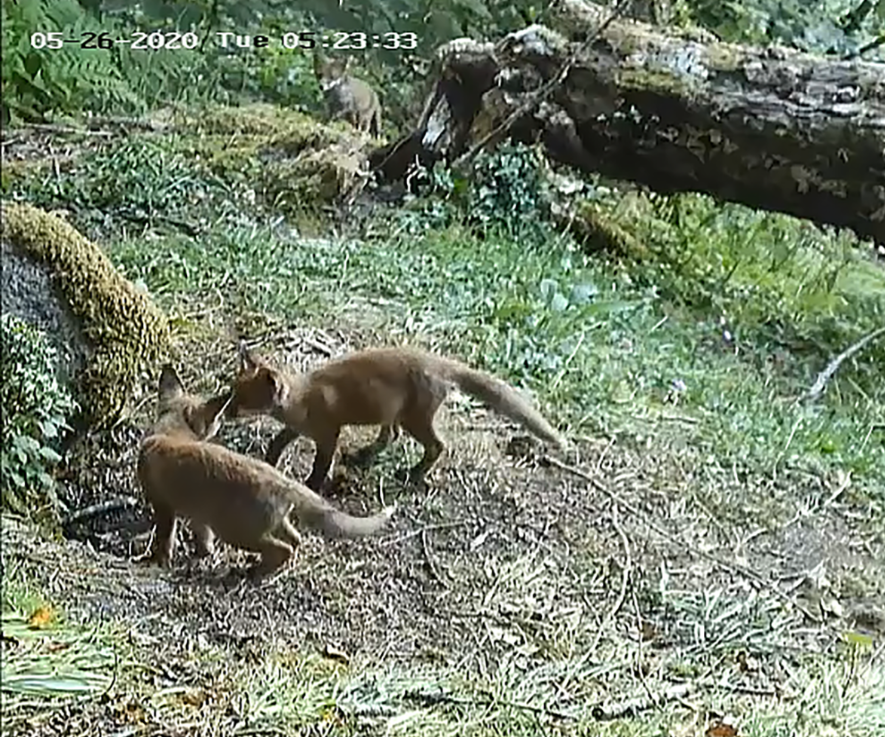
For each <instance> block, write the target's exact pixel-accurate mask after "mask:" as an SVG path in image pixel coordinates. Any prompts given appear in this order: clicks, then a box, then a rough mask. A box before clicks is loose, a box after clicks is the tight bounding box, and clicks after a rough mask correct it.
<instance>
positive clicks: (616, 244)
mask: <svg viewBox="0 0 885 737" xmlns="http://www.w3.org/2000/svg"><path fill="white" fill-rule="evenodd" d="M563 220H564V221H566V219H565V218H563ZM628 223H629V218H625V217H624V216H623V213H619V212H617V211H615V209H613V208H612V207H611V206H606V205H602V204H599V203H596V202H591V201H590V200H579V201H578V202H577V203H576V204H575V206H574V210H573V212H572V213H571V214H570V216H569V217H568V219H567V221H566V222H565V224H566V225H567V227H568V228H569V230H570V231H571V233H572V235H573V236H574V237H575V238H576V239H577V240H578V241H579V242H580V243H582V244H583V246H584V249H585V250H587V251H605V252H608V253H613V254H618V255H620V256H627V257H629V258H630V259H631V260H636V261H641V260H644V259H645V258H647V257H648V255H649V253H648V249H647V248H646V247H645V246H644V245H643V244H642V243H640V242H639V241H638V240H637V239H636V237H635V236H634V235H633V234H632V233H631V232H630V231H629V229H628V227H627V224H628Z"/></svg>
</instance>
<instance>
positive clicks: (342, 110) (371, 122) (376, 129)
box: [314, 56, 381, 137]
mask: <svg viewBox="0 0 885 737" xmlns="http://www.w3.org/2000/svg"><path fill="white" fill-rule="evenodd" d="M348 62H349V60H347V59H344V60H342V59H322V58H320V57H319V56H315V57H314V74H315V75H316V78H317V80H318V81H319V84H320V88H321V89H322V91H323V96H324V97H325V98H326V104H327V105H328V107H329V114H330V117H331V119H332V120H337V119H344V120H346V121H347V122H348V123H350V124H351V125H352V126H353V127H354V128H356V129H357V130H360V131H363V132H368V133H371V134H372V135H373V136H376V137H377V136H380V135H381V102H380V101H379V100H378V95H377V94H376V93H375V90H373V89H372V88H371V87H370V86H369V85H368V84H367V83H366V82H364V81H363V80H361V79H358V78H357V77H353V76H351V75H350V73H349V72H348V71H347V69H348V66H349V64H348Z"/></svg>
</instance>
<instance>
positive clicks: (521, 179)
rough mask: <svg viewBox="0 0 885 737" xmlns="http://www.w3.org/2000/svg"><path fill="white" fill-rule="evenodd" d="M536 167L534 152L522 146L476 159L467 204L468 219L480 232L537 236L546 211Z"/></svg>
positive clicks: (537, 162) (498, 150)
mask: <svg viewBox="0 0 885 737" xmlns="http://www.w3.org/2000/svg"><path fill="white" fill-rule="evenodd" d="M539 163H540V162H539V156H538V152H537V151H536V150H535V149H533V148H531V147H529V146H525V145H523V144H507V145H505V146H501V147H499V148H497V149H496V150H495V151H493V152H491V153H481V154H480V155H479V156H477V159H476V164H475V169H474V176H473V178H472V181H471V184H470V190H469V197H468V200H469V203H468V204H469V213H470V218H471V220H472V221H473V222H474V223H476V224H478V225H479V228H480V230H481V231H483V232H487V231H489V230H496V229H500V230H501V231H502V232H504V233H507V234H509V235H518V234H524V233H530V234H532V235H538V234H539V232H540V230H541V229H542V227H543V225H542V217H543V215H544V214H545V212H546V209H547V203H546V201H545V200H544V197H543V195H542V187H541V174H540V170H539Z"/></svg>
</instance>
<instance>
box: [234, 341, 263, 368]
mask: <svg viewBox="0 0 885 737" xmlns="http://www.w3.org/2000/svg"><path fill="white" fill-rule="evenodd" d="M237 355H238V356H239V358H240V371H251V370H252V369H254V368H255V367H256V366H258V361H256V360H255V357H254V356H253V355H252V354H251V353H250V352H249V349H248V348H246V341H245V340H241V341H240V342H239V345H238V346H237Z"/></svg>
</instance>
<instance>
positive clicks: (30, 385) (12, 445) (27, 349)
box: [0, 313, 75, 519]
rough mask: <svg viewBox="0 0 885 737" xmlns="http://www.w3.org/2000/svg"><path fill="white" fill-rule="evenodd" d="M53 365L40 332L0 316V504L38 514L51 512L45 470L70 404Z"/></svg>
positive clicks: (50, 492) (71, 407)
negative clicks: (0, 425)
mask: <svg viewBox="0 0 885 737" xmlns="http://www.w3.org/2000/svg"><path fill="white" fill-rule="evenodd" d="M56 366H57V358H56V352H55V349H54V348H53V347H52V346H51V345H50V344H49V342H48V340H47V338H46V336H45V335H44V334H43V333H42V332H40V331H39V330H37V329H36V328H34V327H32V326H31V325H30V324H29V323H27V322H25V321H23V320H20V319H19V318H17V317H15V316H14V315H11V314H9V313H4V314H3V315H2V317H0V413H2V416H3V444H2V446H3V447H2V451H0V459H2V460H0V463H2V478H3V489H2V506H3V507H4V508H6V509H12V510H15V511H17V512H19V513H23V514H29V513H34V514H35V516H36V517H38V518H44V519H49V518H51V517H52V515H53V514H54V513H55V512H56V510H55V509H54V493H53V485H54V481H53V478H52V476H51V475H50V471H51V470H52V466H53V465H54V464H55V463H57V462H58V461H59V460H60V456H59V454H58V452H57V443H58V440H59V438H60V436H61V435H62V433H63V432H65V431H66V430H67V429H68V422H67V418H68V417H70V416H71V414H72V413H73V411H74V409H75V401H74V399H73V397H72V396H71V394H70V392H69V391H68V389H67V387H66V386H65V385H64V384H62V383H61V382H60V381H59V379H58V377H57V376H56Z"/></svg>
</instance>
